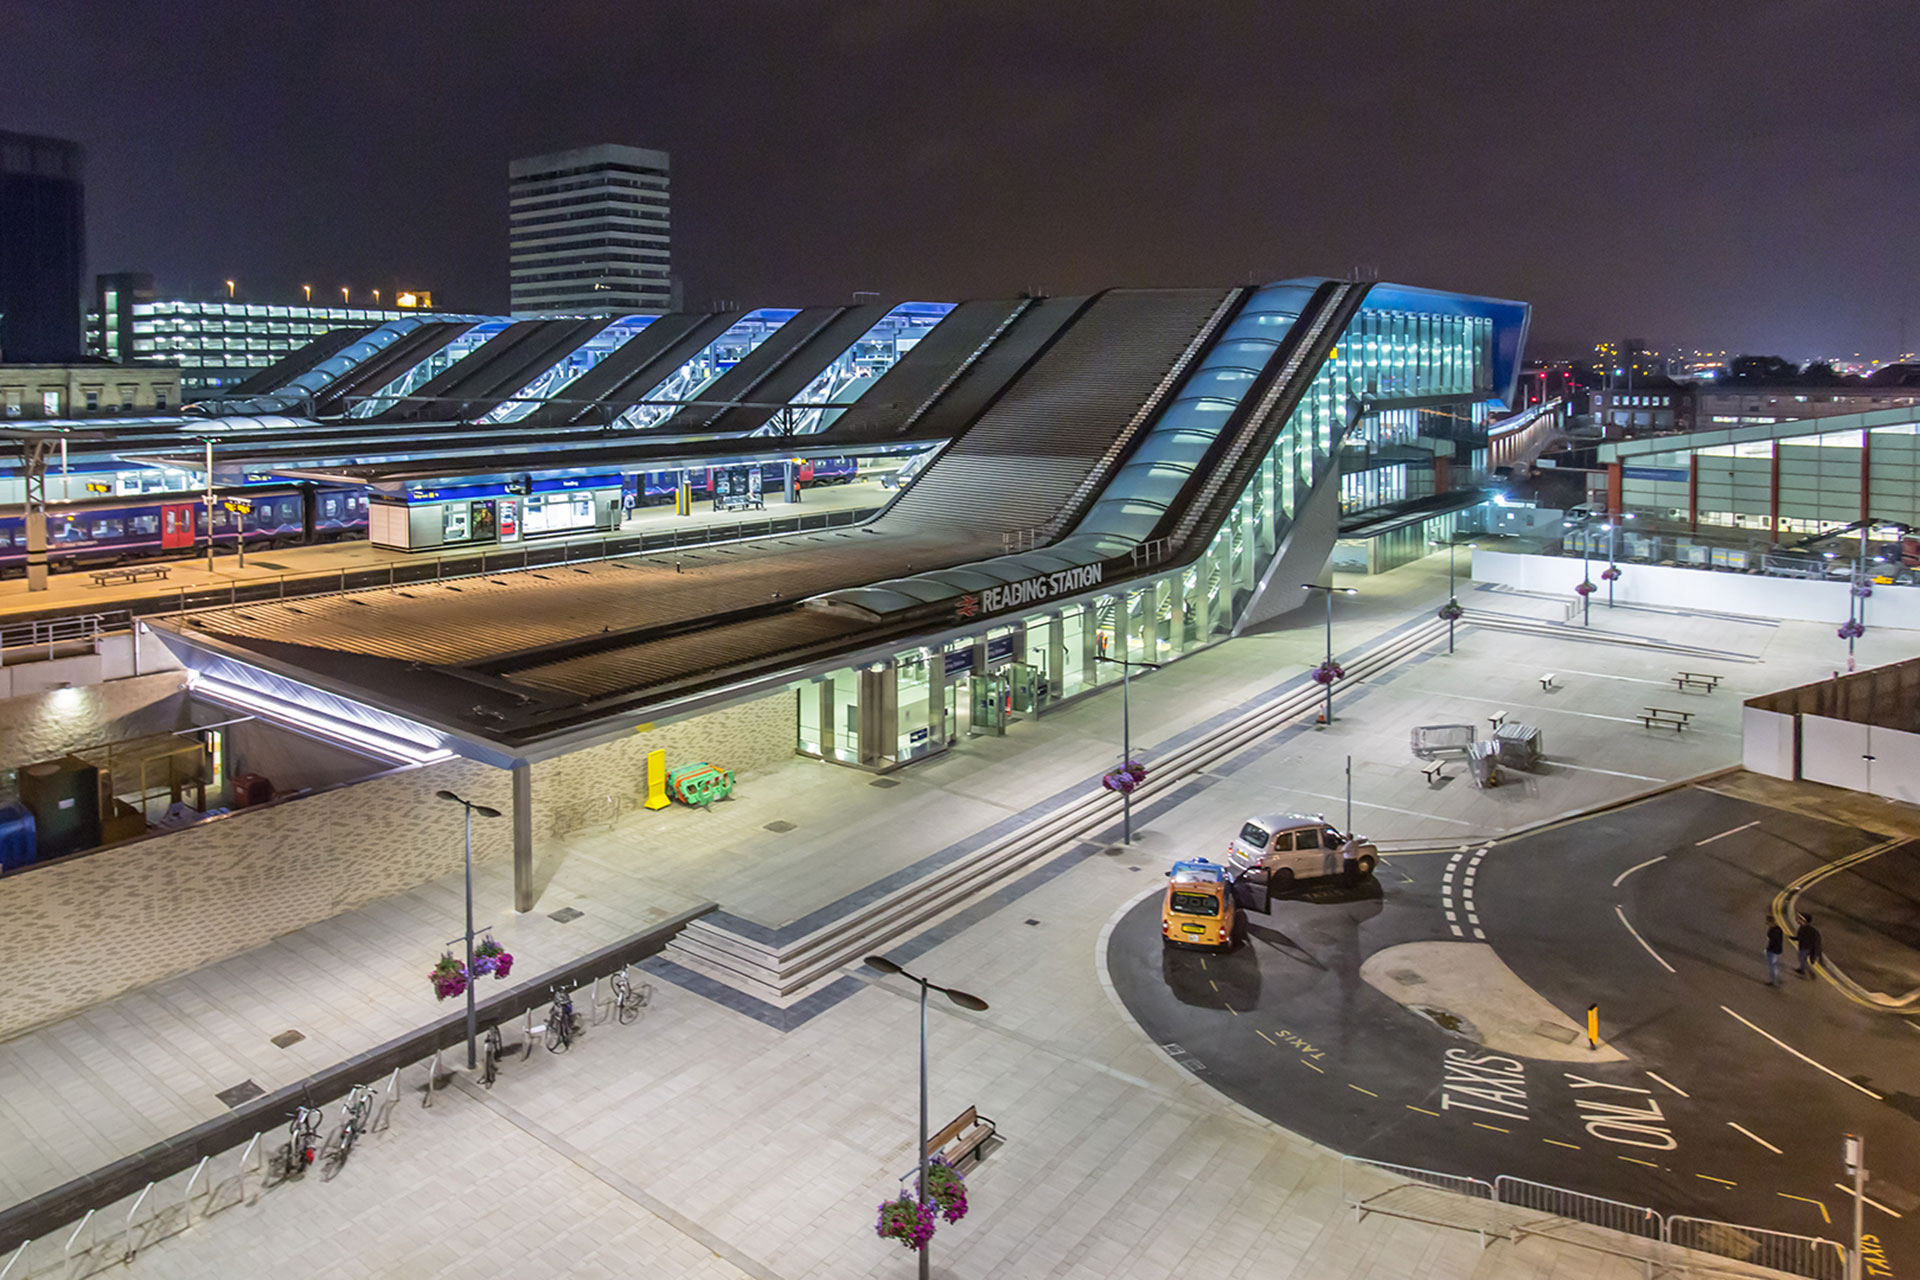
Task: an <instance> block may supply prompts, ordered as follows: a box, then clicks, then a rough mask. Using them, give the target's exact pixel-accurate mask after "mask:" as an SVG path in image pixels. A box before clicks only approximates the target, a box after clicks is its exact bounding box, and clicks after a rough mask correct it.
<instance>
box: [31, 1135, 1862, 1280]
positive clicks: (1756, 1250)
mask: <svg viewBox="0 0 1920 1280" xmlns="http://www.w3.org/2000/svg"><path fill="white" fill-rule="evenodd" d="M1362 1184H1371V1185H1362ZM1340 1198H1341V1203H1342V1204H1343V1205H1344V1206H1345V1207H1347V1208H1350V1209H1352V1210H1353V1211H1354V1215H1355V1218H1356V1219H1357V1220H1358V1219H1364V1218H1365V1217H1366V1216H1367V1215H1368V1214H1380V1215H1382V1216H1384V1217H1393V1218H1404V1219H1406V1220H1408V1221H1412V1222H1424V1223H1428V1224H1430V1225H1432V1226H1439V1227H1449V1228H1453V1229H1455V1230H1460V1231H1472V1232H1475V1233H1476V1234H1478V1235H1479V1237H1480V1242H1481V1245H1482V1247H1485V1245H1486V1244H1487V1238H1488V1236H1490V1235H1491V1236H1494V1237H1496V1238H1500V1239H1505V1240H1508V1241H1510V1242H1513V1243H1518V1242H1519V1241H1521V1240H1523V1239H1525V1238H1526V1237H1527V1236H1538V1237H1541V1238H1543V1239H1548V1240H1552V1241H1554V1242H1555V1243H1558V1244H1565V1245H1571V1246H1573V1247H1575V1248H1579V1249H1586V1250H1589V1251H1592V1252H1595V1253H1601V1254H1607V1255H1610V1256H1613V1257H1619V1258H1627V1259H1630V1260H1632V1261H1634V1262H1638V1263H1639V1264H1640V1266H1641V1268H1642V1271H1643V1272H1644V1274H1645V1275H1646V1276H1647V1277H1648V1280H1652V1277H1653V1274H1654V1270H1655V1268H1659V1269H1660V1270H1662V1271H1668V1272H1677V1273H1684V1274H1687V1275H1711V1276H1716V1277H1718V1276H1725V1275H1730V1274H1731V1275H1749V1274H1755V1272H1754V1269H1756V1268H1758V1269H1764V1270H1767V1271H1771V1272H1784V1273H1787V1274H1789V1275H1796V1276H1804V1277H1806V1280H1845V1277H1846V1274H1847V1249H1846V1246H1844V1245H1842V1244H1840V1243H1839V1242H1837V1241H1833V1240H1827V1239H1823V1238H1820V1237H1817V1236H1803V1235H1797V1234H1795V1233H1793V1232H1790V1231H1774V1230H1772V1229H1770V1228H1767V1227H1750V1226H1745V1225H1742V1224H1739V1223H1732V1222H1719V1221H1715V1220H1713V1219H1710V1218H1695V1217H1690V1216H1688V1215H1685V1214H1669V1215H1664V1216H1663V1215H1662V1214H1660V1213H1659V1212H1658V1211H1657V1210H1655V1209H1652V1208H1649V1207H1647V1206H1646V1205H1636V1204H1628V1203H1626V1202H1625V1201H1621V1200H1610V1199H1608V1198H1607V1197H1605V1196H1595V1195H1589V1194H1587V1193H1585V1192H1582V1191H1574V1190H1572V1189H1570V1188H1567V1187H1556V1186H1552V1185H1550V1184H1548V1183H1544V1182H1532V1181H1529V1180H1527V1179H1525V1178H1513V1177H1508V1176H1506V1175H1504V1174H1503V1175H1501V1176H1499V1177H1496V1178H1495V1179H1494V1180H1493V1182H1492V1183H1488V1182H1486V1181H1483V1180H1482V1179H1479V1178H1472V1177H1467V1176H1465V1175H1463V1174H1454V1173H1442V1172H1440V1171H1438V1170H1434V1169H1419V1168H1414V1167H1412V1166H1409V1165H1396V1164H1385V1163H1382V1162H1380V1161H1377V1160H1367V1159H1365V1158H1363V1157H1360V1156H1344V1157H1342V1158H1341V1161H1340ZM1583 1229H1584V1230H1583ZM1720 1259H1725V1260H1726V1262H1728V1263H1733V1264H1737V1265H1733V1266H1728V1265H1723V1264H1722V1263H1721V1262H1720V1261H1718V1260H1720ZM0 1280H4V1277H3V1276H0Z"/></svg>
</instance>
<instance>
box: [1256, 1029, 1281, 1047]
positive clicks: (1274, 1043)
mask: <svg viewBox="0 0 1920 1280" xmlns="http://www.w3.org/2000/svg"><path fill="white" fill-rule="evenodd" d="M1253 1034H1255V1035H1257V1036H1259V1037H1260V1038H1261V1039H1262V1040H1265V1041H1266V1042H1267V1043H1268V1044H1270V1045H1272V1046H1273V1047H1274V1048H1276V1049H1278V1048H1279V1047H1280V1042H1279V1041H1278V1040H1275V1039H1274V1038H1273V1037H1272V1036H1270V1035H1268V1034H1267V1033H1266V1032H1264V1031H1262V1030H1261V1029H1260V1028H1258V1027H1255V1028H1254V1029H1253Z"/></svg>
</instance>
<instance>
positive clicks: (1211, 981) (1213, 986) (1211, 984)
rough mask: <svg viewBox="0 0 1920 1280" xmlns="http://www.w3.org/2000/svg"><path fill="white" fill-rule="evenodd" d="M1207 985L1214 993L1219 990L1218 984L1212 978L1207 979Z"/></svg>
mask: <svg viewBox="0 0 1920 1280" xmlns="http://www.w3.org/2000/svg"><path fill="white" fill-rule="evenodd" d="M1207 985H1208V986H1210V987H1212V988H1213V989H1214V990H1215V991H1218V990H1220V984H1219V983H1217V982H1215V981H1214V980H1213V979H1212V978H1208V979H1207Z"/></svg>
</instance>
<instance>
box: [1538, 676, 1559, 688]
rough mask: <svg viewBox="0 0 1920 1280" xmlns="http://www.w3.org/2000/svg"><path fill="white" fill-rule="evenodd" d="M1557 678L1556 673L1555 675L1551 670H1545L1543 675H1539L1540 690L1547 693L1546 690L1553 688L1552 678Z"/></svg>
mask: <svg viewBox="0 0 1920 1280" xmlns="http://www.w3.org/2000/svg"><path fill="white" fill-rule="evenodd" d="M1557 678H1558V676H1557V675H1556V674H1555V673H1554V672H1551V671H1549V672H1547V674H1545V675H1543V676H1541V677H1540V692H1542V693H1547V692H1549V691H1550V690H1552V688H1553V682H1554V680H1556V679H1557Z"/></svg>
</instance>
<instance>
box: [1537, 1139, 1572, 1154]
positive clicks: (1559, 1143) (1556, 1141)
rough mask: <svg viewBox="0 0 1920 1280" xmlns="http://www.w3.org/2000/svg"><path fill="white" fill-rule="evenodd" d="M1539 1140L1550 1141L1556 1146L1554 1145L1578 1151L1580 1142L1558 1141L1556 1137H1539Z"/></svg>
mask: <svg viewBox="0 0 1920 1280" xmlns="http://www.w3.org/2000/svg"><path fill="white" fill-rule="evenodd" d="M1540 1141H1542V1142H1551V1143H1552V1144H1553V1145H1554V1146H1556V1147H1566V1148H1567V1149H1569V1150H1571V1151H1578V1150H1579V1149H1580V1144H1579V1143H1577V1142H1562V1141H1560V1139H1558V1138H1542V1139H1540Z"/></svg>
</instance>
